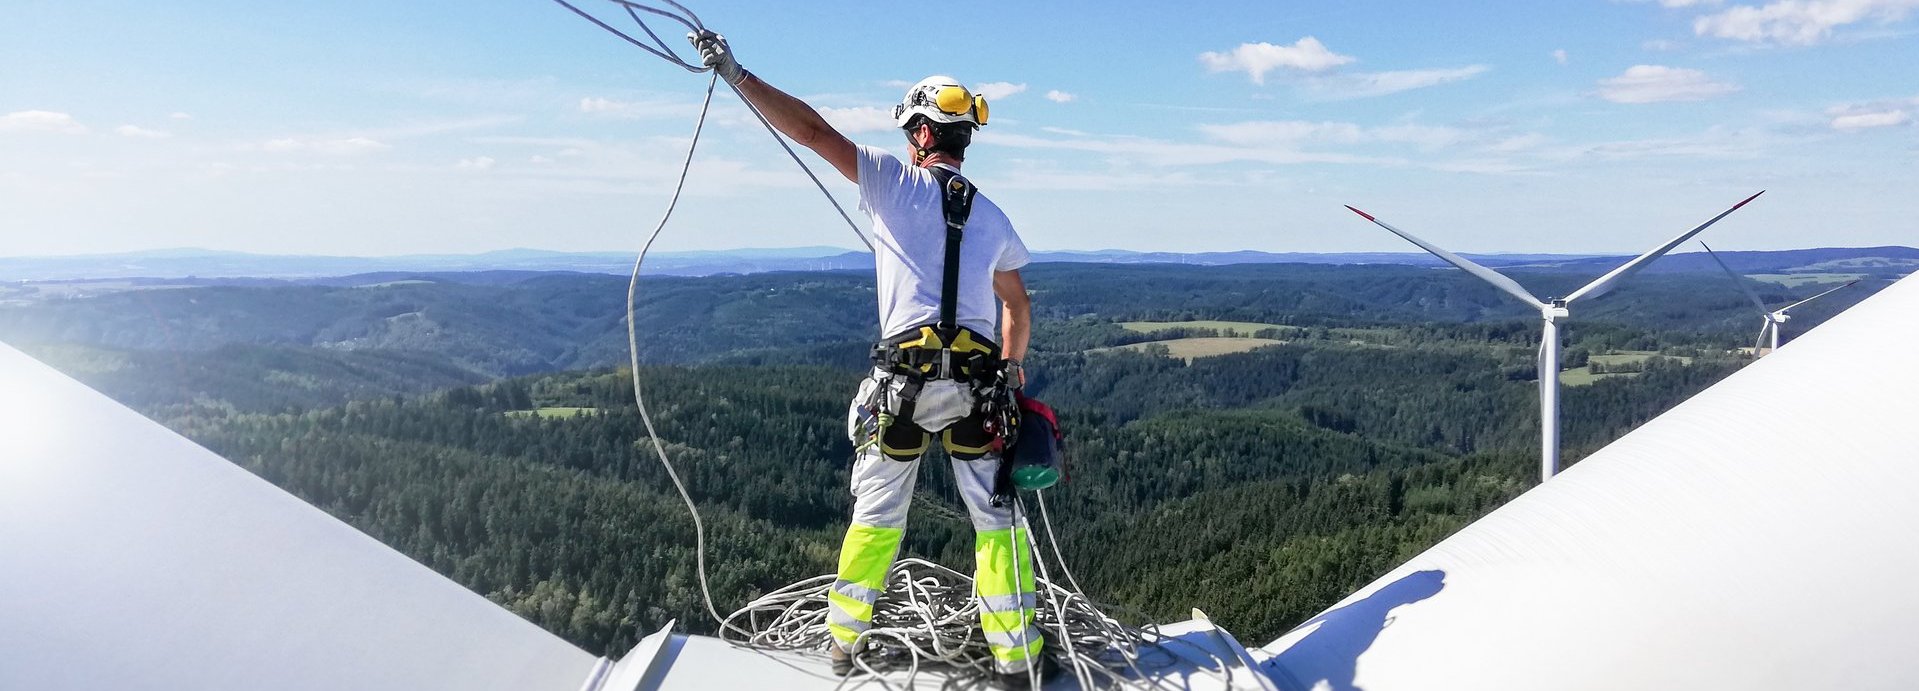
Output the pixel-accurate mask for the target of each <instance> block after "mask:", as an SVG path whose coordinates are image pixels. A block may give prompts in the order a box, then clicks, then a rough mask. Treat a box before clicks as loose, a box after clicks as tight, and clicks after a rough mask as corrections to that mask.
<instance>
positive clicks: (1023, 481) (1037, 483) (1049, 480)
mask: <svg viewBox="0 0 1919 691" xmlns="http://www.w3.org/2000/svg"><path fill="white" fill-rule="evenodd" d="M1058 483H1059V469H1058V468H1054V467H1052V466H1043V465H1042V466H1033V465H1029V466H1020V467H1017V468H1014V469H1013V484H1014V485H1017V486H1019V488H1020V489H1023V490H1026V491H1028V492H1031V491H1035V490H1042V489H1047V488H1049V487H1052V486H1053V485H1055V484H1058Z"/></svg>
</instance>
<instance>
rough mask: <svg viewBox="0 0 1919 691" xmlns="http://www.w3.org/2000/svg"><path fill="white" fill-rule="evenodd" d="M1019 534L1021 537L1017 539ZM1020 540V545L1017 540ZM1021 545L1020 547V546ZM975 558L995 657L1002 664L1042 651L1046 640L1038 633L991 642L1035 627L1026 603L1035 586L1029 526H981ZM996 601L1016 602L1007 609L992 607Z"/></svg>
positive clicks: (978, 587)
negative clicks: (1018, 640) (1017, 641)
mask: <svg viewBox="0 0 1919 691" xmlns="http://www.w3.org/2000/svg"><path fill="white" fill-rule="evenodd" d="M1015 538H1017V539H1015ZM1016 542H1017V546H1016V545H1015V543H1016ZM1016 547H1017V548H1016ZM973 559H974V563H975V568H976V569H977V571H976V573H975V574H974V588H975V589H976V590H977V591H978V593H979V597H980V605H981V609H980V629H981V630H982V631H984V632H986V633H987V634H988V635H987V638H988V639H989V645H988V646H987V647H989V648H991V649H992V651H993V659H994V660H996V661H998V662H999V663H1001V666H1005V665H1011V664H1017V663H1020V662H1022V661H1024V660H1026V659H1027V658H1029V657H1032V656H1033V655H1036V654H1038V653H1039V652H1040V649H1041V648H1042V647H1043V646H1044V641H1043V640H1041V639H1040V638H1039V637H1038V636H1037V635H1034V636H1032V637H1031V639H1030V640H1027V641H1026V643H1025V644H1024V645H1014V646H1001V645H991V644H990V642H991V639H994V638H1003V637H1006V636H1004V635H1007V634H1015V635H1018V636H1020V637H1024V636H1025V635H1028V632H1030V631H1032V629H1030V628H1029V627H1030V626H1031V625H1032V623H1033V622H1034V620H1035V619H1036V617H1035V616H1034V611H1033V608H1032V607H1029V606H1026V603H1027V602H1030V601H1031V600H1029V599H1028V598H1029V595H1028V594H1029V593H1032V592H1033V590H1034V580H1035V579H1034V577H1033V551H1032V542H1031V541H1030V540H1029V538H1028V536H1027V533H1026V531H1025V530H1018V531H1017V533H1016V532H1015V529H1011V528H1008V529H1005V530H981V531H978V532H977V533H976V536H975V537H974V539H973ZM1014 559H1018V560H1019V561H1018V564H1019V568H1018V579H1017V580H1015V578H1014V572H1015V569H1014V568H1013V564H1014ZM995 605H1012V606H1011V607H1004V608H1003V609H988V607H993V606H995Z"/></svg>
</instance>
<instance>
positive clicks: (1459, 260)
mask: <svg viewBox="0 0 1919 691" xmlns="http://www.w3.org/2000/svg"><path fill="white" fill-rule="evenodd" d="M1346 208H1347V209H1350V210H1351V211H1352V212H1353V213H1356V214H1359V216H1360V217H1361V218H1364V219H1366V220H1368V221H1372V222H1373V223H1374V224H1377V225H1378V226H1379V227H1381V228H1385V229H1387V230H1390V231H1392V232H1393V234H1394V235H1398V236H1400V237H1402V238H1406V241H1407V242H1410V243H1413V244H1415V245H1419V248H1420V249H1423V250H1426V251H1427V252H1431V253H1433V256H1435V257H1439V258H1440V259H1444V260H1446V262H1447V263H1449V264H1452V265H1453V266H1457V267H1459V268H1461V269H1465V270H1466V273H1469V274H1472V275H1474V276H1478V277H1479V279H1480V280H1482V281H1485V282H1487V283H1491V284H1493V287H1495V288H1498V289H1500V290H1503V291H1506V293H1507V294H1509V295H1512V296H1513V297H1516V298H1519V299H1520V300H1522V301H1524V302H1525V303H1526V304H1527V305H1530V306H1533V307H1540V306H1543V305H1545V304H1546V301H1545V300H1541V299H1539V298H1538V297H1537V296H1535V295H1533V294H1532V292H1531V291H1528V290H1526V289H1525V287H1523V286H1521V285H1519V283H1518V282H1516V281H1514V280H1513V279H1510V278H1507V277H1506V276H1505V275H1504V274H1501V273H1499V272H1497V271H1494V270H1492V269H1488V268H1486V267H1483V266H1480V265H1478V264H1475V263H1473V261H1472V260H1470V259H1467V258H1465V257H1461V256H1459V255H1457V254H1453V253H1451V252H1448V251H1446V250H1444V249H1441V248H1440V247H1439V246H1438V245H1434V244H1432V243H1430V242H1426V241H1425V240H1421V239H1419V238H1416V237H1413V236H1412V234H1411V233H1408V232H1406V231H1403V230H1400V229H1398V228H1394V227H1392V225H1390V224H1388V223H1386V222H1385V221H1381V220H1379V219H1377V218H1373V215H1372V214H1369V213H1366V212H1364V211H1360V210H1359V209H1354V208H1353V207H1351V206H1348V207H1346Z"/></svg>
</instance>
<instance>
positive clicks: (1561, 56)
mask: <svg viewBox="0 0 1919 691" xmlns="http://www.w3.org/2000/svg"><path fill="white" fill-rule="evenodd" d="M1553 62H1556V63H1559V64H1561V65H1564V64H1566V49H1564V48H1561V49H1559V50H1555V51H1553Z"/></svg>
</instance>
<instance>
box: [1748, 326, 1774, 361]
mask: <svg viewBox="0 0 1919 691" xmlns="http://www.w3.org/2000/svg"><path fill="white" fill-rule="evenodd" d="M1777 328H1779V322H1775V321H1773V320H1772V317H1771V316H1768V317H1766V323H1765V325H1763V326H1760V327H1759V337H1758V338H1755V339H1753V341H1752V356H1753V357H1759V349H1760V348H1762V347H1764V346H1765V345H1766V332H1768V331H1771V330H1773V329H1777Z"/></svg>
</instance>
